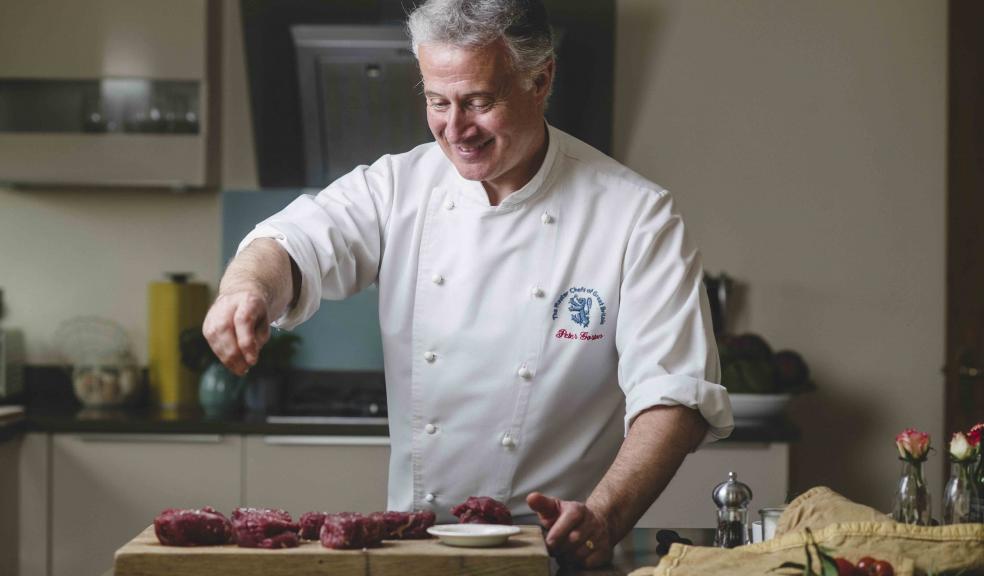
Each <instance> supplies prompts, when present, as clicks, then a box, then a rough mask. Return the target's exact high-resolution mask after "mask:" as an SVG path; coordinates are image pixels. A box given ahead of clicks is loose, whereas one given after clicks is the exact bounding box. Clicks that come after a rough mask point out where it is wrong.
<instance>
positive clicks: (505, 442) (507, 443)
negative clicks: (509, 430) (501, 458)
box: [502, 434, 516, 448]
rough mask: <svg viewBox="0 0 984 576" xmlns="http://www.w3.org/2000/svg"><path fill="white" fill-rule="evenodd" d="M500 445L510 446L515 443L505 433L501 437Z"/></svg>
mask: <svg viewBox="0 0 984 576" xmlns="http://www.w3.org/2000/svg"><path fill="white" fill-rule="evenodd" d="M502 445H503V446H504V447H506V448H512V447H513V446H515V445H516V441H515V440H513V439H512V436H510V435H509V434H506V435H505V436H503V437H502Z"/></svg>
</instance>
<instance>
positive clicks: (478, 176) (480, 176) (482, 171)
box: [454, 161, 489, 182]
mask: <svg viewBox="0 0 984 576" xmlns="http://www.w3.org/2000/svg"><path fill="white" fill-rule="evenodd" d="M454 167H455V169H456V170H457V171H458V174H459V175H460V176H461V177H462V178H464V179H465V180H474V181H476V182H481V181H482V180H487V179H488V175H489V171H488V169H487V168H486V167H484V166H476V165H474V164H467V163H464V162H460V161H459V162H454Z"/></svg>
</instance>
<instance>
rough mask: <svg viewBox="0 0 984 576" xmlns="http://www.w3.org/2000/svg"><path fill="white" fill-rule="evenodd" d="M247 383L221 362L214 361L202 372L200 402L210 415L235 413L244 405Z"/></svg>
mask: <svg viewBox="0 0 984 576" xmlns="http://www.w3.org/2000/svg"><path fill="white" fill-rule="evenodd" d="M245 384H246V380H245V379H243V378H240V377H239V376H236V375H235V374H233V373H232V372H229V371H228V370H226V367H225V366H223V365H222V364H221V363H219V362H214V363H212V364H211V365H210V366H209V367H208V368H206V369H205V371H204V372H202V378H201V380H200V381H199V385H198V403H199V404H201V406H202V410H204V411H205V414H207V415H209V416H221V415H225V414H232V413H235V412H237V411H238V410H239V408H240V406H242V401H243V388H244V387H245Z"/></svg>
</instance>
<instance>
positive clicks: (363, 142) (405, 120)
mask: <svg viewBox="0 0 984 576" xmlns="http://www.w3.org/2000/svg"><path fill="white" fill-rule="evenodd" d="M291 34H292V36H293V38H294V46H295V49H296V52H297V72H298V81H299V89H300V96H301V119H302V124H301V130H302V133H303V138H304V165H305V172H304V174H305V183H306V185H307V186H312V187H321V186H326V185H328V184H329V183H330V182H331V181H333V180H335V179H336V178H338V177H339V176H342V175H344V174H345V173H347V172H349V171H350V170H352V169H353V168H355V167H356V166H358V165H360V164H366V163H370V162H372V161H374V160H375V159H377V158H379V157H380V156H382V155H384V154H392V153H399V152H405V151H407V150H410V149H411V148H413V147H414V146H417V145H419V144H422V143H424V142H427V141H429V140H431V139H432V137H431V134H430V131H429V130H428V128H427V120H426V114H425V109H424V99H423V96H422V94H421V93H420V88H419V83H420V73H419V72H418V69H417V63H416V60H415V59H414V57H413V53H412V52H411V51H410V44H409V40H408V39H407V37H406V34H405V32H404V30H403V28H402V27H400V26H385V25H379V26H334V25H321V26H306V25H305V26H293V27H292V28H291Z"/></svg>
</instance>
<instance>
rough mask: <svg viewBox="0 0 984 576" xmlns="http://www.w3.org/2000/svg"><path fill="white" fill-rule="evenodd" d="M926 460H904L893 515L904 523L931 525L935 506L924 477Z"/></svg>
mask: <svg viewBox="0 0 984 576" xmlns="http://www.w3.org/2000/svg"><path fill="white" fill-rule="evenodd" d="M923 462H924V461H913V460H902V473H901V476H900V477H899V485H898V490H897V491H896V493H895V508H894V512H893V513H892V517H893V518H894V519H895V521H896V522H901V523H903V524H918V525H921V526H929V525H930V523H931V520H932V512H933V507H932V503H931V502H930V496H929V488H927V487H926V480H925V478H924V477H923V471H922V465H923Z"/></svg>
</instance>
